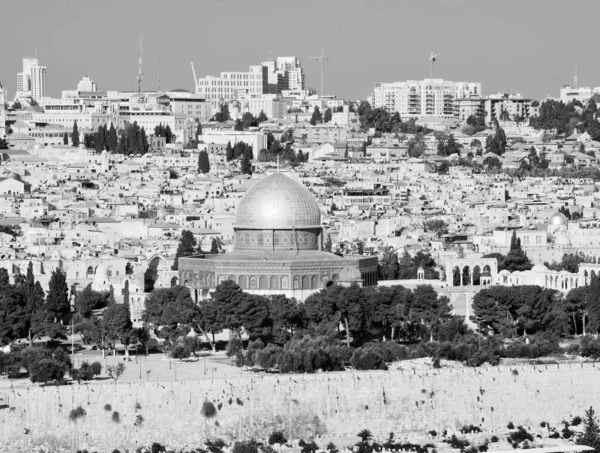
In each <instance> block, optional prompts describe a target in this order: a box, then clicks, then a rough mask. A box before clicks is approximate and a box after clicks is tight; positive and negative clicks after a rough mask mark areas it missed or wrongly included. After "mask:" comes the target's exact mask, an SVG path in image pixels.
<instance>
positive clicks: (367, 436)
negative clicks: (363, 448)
mask: <svg viewBox="0 0 600 453" xmlns="http://www.w3.org/2000/svg"><path fill="white" fill-rule="evenodd" d="M357 436H358V437H360V440H361V441H362V442H366V441H368V440H371V438H372V437H373V434H372V433H371V431H369V430H368V429H363V430H361V431H360V432H359V433H358V434H357Z"/></svg>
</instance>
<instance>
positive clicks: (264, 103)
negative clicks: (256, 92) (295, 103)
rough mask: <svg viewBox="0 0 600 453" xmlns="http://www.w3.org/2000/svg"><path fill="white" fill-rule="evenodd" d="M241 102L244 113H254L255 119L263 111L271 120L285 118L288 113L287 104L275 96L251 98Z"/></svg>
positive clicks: (267, 95)
mask: <svg viewBox="0 0 600 453" xmlns="http://www.w3.org/2000/svg"><path fill="white" fill-rule="evenodd" d="M241 102H242V106H243V111H244V112H250V113H252V115H254V117H257V116H258V115H260V112H261V111H263V112H265V115H267V118H269V119H272V118H283V117H284V116H285V114H286V113H287V102H285V101H284V100H283V99H281V98H278V97H277V95H274V94H266V95H263V96H250V97H248V98H246V99H244V100H242V101H241Z"/></svg>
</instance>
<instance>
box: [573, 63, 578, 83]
mask: <svg viewBox="0 0 600 453" xmlns="http://www.w3.org/2000/svg"><path fill="white" fill-rule="evenodd" d="M573 85H575V88H577V65H575V74H574V75H573Z"/></svg>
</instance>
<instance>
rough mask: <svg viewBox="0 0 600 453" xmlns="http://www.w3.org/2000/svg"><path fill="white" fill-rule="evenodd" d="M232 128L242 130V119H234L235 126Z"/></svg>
mask: <svg viewBox="0 0 600 453" xmlns="http://www.w3.org/2000/svg"><path fill="white" fill-rule="evenodd" d="M233 130H234V131H243V130H244V126H243V124H242V120H240V119H239V118H238V119H237V120H235V126H234V127H233Z"/></svg>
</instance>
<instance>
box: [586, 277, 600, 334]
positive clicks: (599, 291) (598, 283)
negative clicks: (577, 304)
mask: <svg viewBox="0 0 600 453" xmlns="http://www.w3.org/2000/svg"><path fill="white" fill-rule="evenodd" d="M586 307H587V313H588V316H589V328H590V332H592V333H594V334H597V333H598V332H600V277H599V276H597V275H594V274H592V278H591V280H590V285H589V287H588V293H587V298H586Z"/></svg>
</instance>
